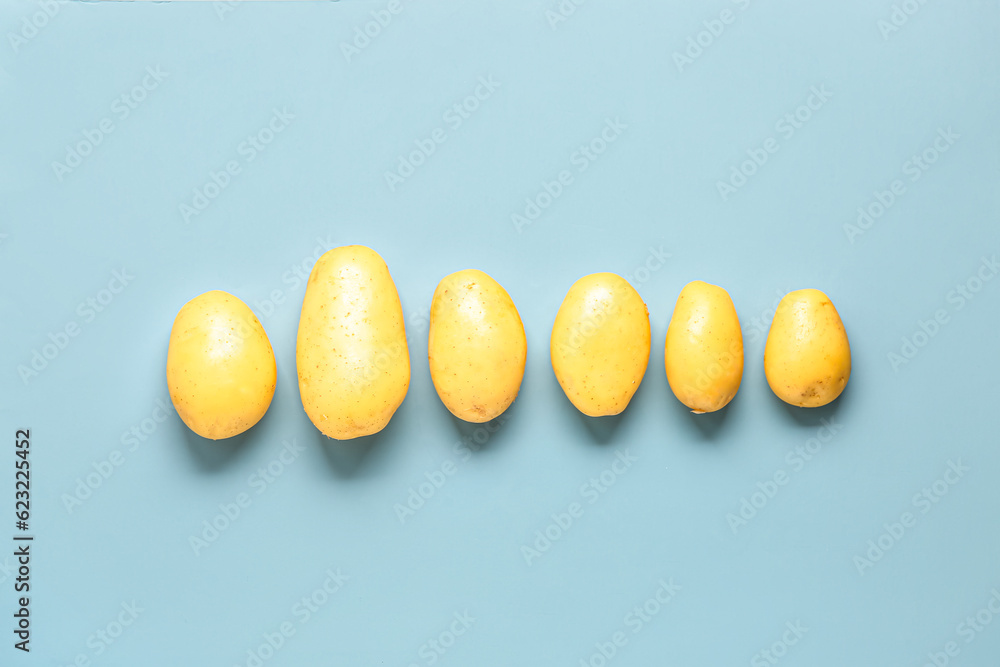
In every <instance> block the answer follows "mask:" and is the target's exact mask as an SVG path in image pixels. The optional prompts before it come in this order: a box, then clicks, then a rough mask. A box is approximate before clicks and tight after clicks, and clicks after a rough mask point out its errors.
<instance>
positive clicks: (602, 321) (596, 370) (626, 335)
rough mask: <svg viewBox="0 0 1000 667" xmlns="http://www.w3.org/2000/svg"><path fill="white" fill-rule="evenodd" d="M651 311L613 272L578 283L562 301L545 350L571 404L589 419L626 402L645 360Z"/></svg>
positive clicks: (642, 372)
mask: <svg viewBox="0 0 1000 667" xmlns="http://www.w3.org/2000/svg"><path fill="white" fill-rule="evenodd" d="M649 346H650V331H649V311H648V310H647V309H646V304H645V303H643V301H642V297H640V296H639V293H638V292H636V291H635V289H633V287H632V286H631V285H629V284H628V282H627V281H626V280H625V279H624V278H622V277H621V276H619V275H616V274H614V273H594V274H591V275H589V276H584V277H583V278H580V279H579V280H578V281H576V282H575V283H574V284H573V286H572V287H571V288H570V290H569V293H568V294H566V298H565V299H563V302H562V305H561V306H560V307H559V312H558V313H557V314H556V321H555V324H554V325H553V326H552V338H551V340H550V343H549V351H550V354H551V356H552V369H553V370H554V371H555V374H556V379H557V380H558V381H559V385H560V386H561V387H562V389H563V391H564V392H565V393H566V397H567V398H569V400H570V402H572V403H573V405H574V406H576V408H577V409H578V410H580V412H582V413H583V414H585V415H587V416H590V417H600V416H607V415H617V414H619V413H620V412H621V411H622V410H624V409H625V408H626V406H628V404H629V401H631V400H632V396H633V395H634V394H635V392H636V390H637V389H638V388H639V384H640V383H641V382H642V377H643V375H645V373H646V365H647V364H648V363H649Z"/></svg>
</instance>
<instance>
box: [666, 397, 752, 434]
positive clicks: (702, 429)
mask: <svg viewBox="0 0 1000 667" xmlns="http://www.w3.org/2000/svg"><path fill="white" fill-rule="evenodd" d="M668 400H669V401H670V403H672V404H673V406H674V410H676V411H678V412H679V413H681V414H682V415H683V417H682V419H684V420H686V421H688V422H690V423H692V424H694V425H695V427H696V428H697V429H698V431H699V433H701V436H702V440H710V441H715V440H716V439H717V438H719V436H720V434H721V433H722V430H723V427H724V426H725V424H726V421H727V419H728V416H729V412H730V411H731V410H732V409H733V407H734V406H733V403H735V402H736V401H737V400H739V395H738V394H737V396H736V397H735V398H733V400H732V401H730V402H729V404H728V405H726V406H725V407H724V408H722V409H721V410H716V411H715V412H705V413H703V414H695V413H693V412H691V408H689V407H688V406H686V405H684V404H683V403H681V402H680V401H678V400H677V397H676V396H674V395H673V394H672V393H671V394H670V397H669V399H668Z"/></svg>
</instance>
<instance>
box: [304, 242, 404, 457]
mask: <svg viewBox="0 0 1000 667" xmlns="http://www.w3.org/2000/svg"><path fill="white" fill-rule="evenodd" d="M295 360H296V364H297V366H298V374H299V393H300V395H301V397H302V406H303V407H304V408H305V411H306V414H307V415H309V419H310V420H311V421H312V423H313V424H315V425H316V428H318V429H319V430H320V431H322V432H323V433H324V434H325V435H327V436H329V437H331V438H336V439H338V440H347V439H350V438H357V437H360V436H364V435H371V434H373V433H378V432H379V431H381V430H382V429H383V428H385V425H386V424H388V423H389V419H391V418H392V415H393V414H394V413H395V412H396V409H397V408H398V407H399V406H400V404H401V403H402V402H403V398H404V397H405V396H406V390H407V388H408V387H409V386H410V355H409V351H408V350H407V347H406V330H405V327H404V324H403V308H402V305H401V304H400V302H399V294H398V293H397V292H396V285H395V283H394V282H393V281H392V276H390V275H389V269H388V267H387V266H386V265H385V262H384V261H383V260H382V258H381V257H380V256H379V254H378V253H377V252H375V251H374V250H372V249H371V248H366V247H364V246H357V245H354V246H343V247H340V248H334V249H333V250H330V251H329V252H327V253H326V254H325V255H323V256H322V257H320V258H319V260H318V261H317V262H316V265H315V266H314V267H313V270H312V273H311V274H310V275H309V282H308V283H307V285H306V294H305V297H304V298H303V300H302V314H301V316H300V318H299V335H298V341H297V345H296V350H295Z"/></svg>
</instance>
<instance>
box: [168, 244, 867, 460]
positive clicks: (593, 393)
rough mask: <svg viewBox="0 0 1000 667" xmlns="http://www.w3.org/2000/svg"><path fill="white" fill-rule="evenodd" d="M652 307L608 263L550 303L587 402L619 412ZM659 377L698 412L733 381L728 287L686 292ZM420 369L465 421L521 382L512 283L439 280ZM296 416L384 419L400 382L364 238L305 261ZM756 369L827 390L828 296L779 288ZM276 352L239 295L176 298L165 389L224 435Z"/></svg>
mask: <svg viewBox="0 0 1000 667" xmlns="http://www.w3.org/2000/svg"><path fill="white" fill-rule="evenodd" d="M649 351H650V327H649V311H648V310H647V308H646V304H645V303H643V301H642V298H641V297H640V296H639V294H638V293H637V292H636V291H635V289H633V287H632V286H631V285H629V283H628V282H627V281H626V280H625V279H624V278H622V277H620V276H618V275H616V274H614V273H595V274H592V275H588V276H584V277H583V278H581V279H580V280H578V281H577V282H576V283H575V284H574V285H573V286H572V287H571V288H570V290H569V293H568V294H567V295H566V298H565V299H564V300H563V302H562V305H561V306H560V307H559V312H558V313H557V314H556V319H555V324H554V325H553V327H552V337H551V340H550V354H551V358H552V368H553V370H554V371H555V376H556V378H557V380H558V381H559V384H560V386H561V387H562V389H563V391H564V392H565V393H566V396H567V398H569V400H570V401H571V402H572V403H573V405H574V406H576V408H577V409H579V410H580V411H581V412H582V413H584V414H586V415H588V416H591V417H597V416H604V415H616V414H618V413H620V412H621V411H623V410H624V409H625V408H626V406H627V405H628V403H629V401H630V400H631V399H632V396H633V395H634V394H635V392H636V390H637V389H638V388H639V384H640V383H641V382H642V378H643V376H644V375H645V372H646V365H647V364H648V362H649ZM664 353H665V366H666V374H667V380H668V382H669V384H670V388H671V390H673V392H674V395H675V396H676V397H677V399H678V400H680V401H681V403H683V404H684V405H686V406H687V407H689V408H691V410H692V411H693V412H694V413H697V414H701V413H706V412H714V411H716V410H721V409H722V408H724V407H725V406H726V405H727V404H728V403H729V402H730V401H732V400H733V397H734V396H735V395H736V392H737V390H738V389H739V387H740V381H741V380H742V378H743V336H742V333H741V330H740V323H739V318H738V317H737V315H736V308H735V307H734V306H733V302H732V299H731V298H730V297H729V294H728V293H727V292H726V290H724V289H722V288H721V287H717V286H715V285H709V284H707V283H704V282H700V281H695V282H692V283H690V284H688V285H687V286H685V287H684V289H683V290H682V291H681V293H680V296H679V297H678V299H677V304H676V306H675V307H674V312H673V316H672V317H671V320H670V326H669V327H668V329H667V336H666V343H665V349H664ZM427 356H428V361H429V363H430V372H431V379H432V381H433V383H434V388H435V389H436V390H437V393H438V396H440V398H441V401H442V403H444V405H445V407H447V408H448V410H449V411H450V412H451V413H452V414H453V415H455V416H456V417H458V418H460V419H464V420H466V421H469V422H477V423H482V422H487V421H489V420H491V419H493V418H495V417H497V416H499V415H500V414H501V413H503V412H504V410H506V409H507V408H508V407H509V406H510V404H511V403H512V402H513V401H514V398H515V397H516V396H517V393H518V391H519V389H520V387H521V379H522V378H523V376H524V365H525V360H526V358H527V340H526V338H525V335H524V326H523V325H522V323H521V318H520V316H519V315H518V312H517V308H516V307H515V306H514V302H513V301H512V300H511V298H510V295H508V294H507V292H506V291H505V290H504V288H503V287H501V286H500V284H499V283H497V282H496V281H495V280H493V278H491V277H490V276H488V275H487V274H485V273H483V272H482V271H477V270H474V269H469V270H465V271H459V272H457V273H453V274H451V275H449V276H447V277H445V278H444V279H443V280H442V281H441V283H440V284H439V285H438V286H437V289H436V290H435V292H434V298H433V301H432V302H431V313H430V330H429V333H428V355H427ZM296 364H297V367H298V377H299V393H300V395H301V398H302V405H303V407H304V408H305V411H306V414H307V415H308V416H309V419H310V420H311V421H312V423H313V424H315V425H316V428H318V429H319V430H320V431H322V432H323V433H324V434H326V435H327V436H329V437H331V438H336V439H338V440H347V439H350V438H357V437H360V436H365V435H371V434H373V433H377V432H378V431H381V430H382V429H383V428H385V426H386V424H388V423H389V420H390V419H391V418H392V415H393V414H394V413H395V412H396V409H397V408H398V407H399V406H400V404H401V403H402V402H403V398H404V397H405V396H406V391H407V389H408V388H409V384H410V357H409V352H408V350H407V345H406V331H405V329H404V325H403V309H402V306H401V305H400V301H399V295H398V293H397V291H396V286H395V284H394V283H393V281H392V277H391V276H390V275H389V269H388V267H387V266H386V264H385V262H384V261H383V260H382V258H381V257H380V256H379V254H378V253H376V252H375V251H374V250H372V249H370V248H366V247H364V246H356V245H355V246H344V247H340V248H334V249H333V250H330V251H329V252H327V253H326V254H325V255H323V256H322V257H321V258H320V259H319V260H318V261H317V262H316V265H315V266H314V267H313V270H312V273H311V274H310V276H309V282H308V283H307V286H306V293H305V297H304V299H303V302H302V314H301V317H300V319H299V330H298V340H297V345H296ZM764 370H765V373H766V375H767V382H768V384H769V385H770V387H771V389H772V390H773V391H774V393H775V394H776V395H777V396H778V397H779V398H781V400H783V401H785V402H787V403H790V404H792V405H796V406H800V407H818V406H822V405H826V404H827V403H830V402H831V401H833V400H834V399H836V398H837V397H838V396H839V395H840V393H841V392H842V391H843V390H844V386H845V385H846V384H847V380H848V378H849V377H850V374H851V351H850V345H849V344H848V340H847V334H846V332H845V331H844V326H843V324H842V322H841V320H840V316H839V314H838V313H837V310H836V308H834V306H833V304H832V303H831V302H830V299H829V298H827V296H826V295H825V294H823V292H820V291H819V290H814V289H804V290H798V291H795V292H791V293H789V294H787V295H786V296H785V297H784V298H783V299H782V300H781V302H780V303H779V305H778V308H777V310H776V311H775V314H774V317H773V320H772V323H771V330H770V332H769V333H768V337H767V344H766V347H765V350H764ZM276 378H277V369H276V366H275V360H274V351H273V350H272V349H271V343H270V341H269V340H268V337H267V334H266V333H265V331H264V328H263V326H261V324H260V321H259V320H258V319H257V317H256V316H255V315H254V314H253V312H252V311H251V310H250V308H249V307H248V306H247V305H246V304H245V303H243V302H242V301H241V300H240V299H238V298H237V297H235V296H233V295H231V294H228V293H226V292H221V291H212V292H206V293H205V294H202V295H201V296H198V297H196V298H194V299H192V300H191V301H189V302H188V303H187V304H185V305H184V307H183V308H181V310H180V312H179V313H178V314H177V317H176V319H175V320H174V325H173V330H172V331H171V334H170V346H169V351H168V353H167V385H168V387H169V389H170V398H171V400H172V401H173V404H174V407H175V408H176V409H177V413H178V414H179V415H180V417H181V419H183V420H184V423H185V424H187V425H188V427H190V428H191V429H192V430H193V431H195V432H196V433H198V434H199V435H201V436H204V437H206V438H211V439H220V438H229V437H232V436H234V435H237V434H239V433H242V432H244V431H246V430H247V429H249V428H250V427H252V426H253V425H254V424H256V423H257V422H258V421H259V420H260V419H261V417H263V416H264V413H265V412H266V411H267V408H268V406H269V405H270V404H271V399H272V397H273V396H274V389H275V383H276Z"/></svg>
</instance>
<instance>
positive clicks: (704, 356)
mask: <svg viewBox="0 0 1000 667" xmlns="http://www.w3.org/2000/svg"><path fill="white" fill-rule="evenodd" d="M663 358H664V366H665V367H666V371H667V381H668V382H669V383H670V389H671V390H672V391H673V392H674V396H676V397H677V400H679V401H680V402H681V403H683V404H684V405H686V406H687V407H689V408H691V411H692V412H694V413H695V414H702V413H705V412H715V411H716V410H721V409H722V408H724V407H725V406H726V405H728V404H729V402H730V401H731V400H733V397H734V396H736V392H737V391H738V390H739V388H740V382H741V381H742V379H743V333H742V332H741V331H740V319H739V317H738V316H737V314H736V307H735V306H734V305H733V300H732V299H731V298H730V297H729V293H728V292H727V291H726V290H724V289H722V288H721V287H718V286H716V285H709V284H708V283H704V282H701V281H700V280H696V281H694V282H691V283H688V284H687V285H685V286H684V289H682V290H681V293H680V296H678V297H677V304H676V305H675V306H674V314H673V316H672V317H671V318H670V326H669V327H667V338H666V342H665V343H664V350H663Z"/></svg>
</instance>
